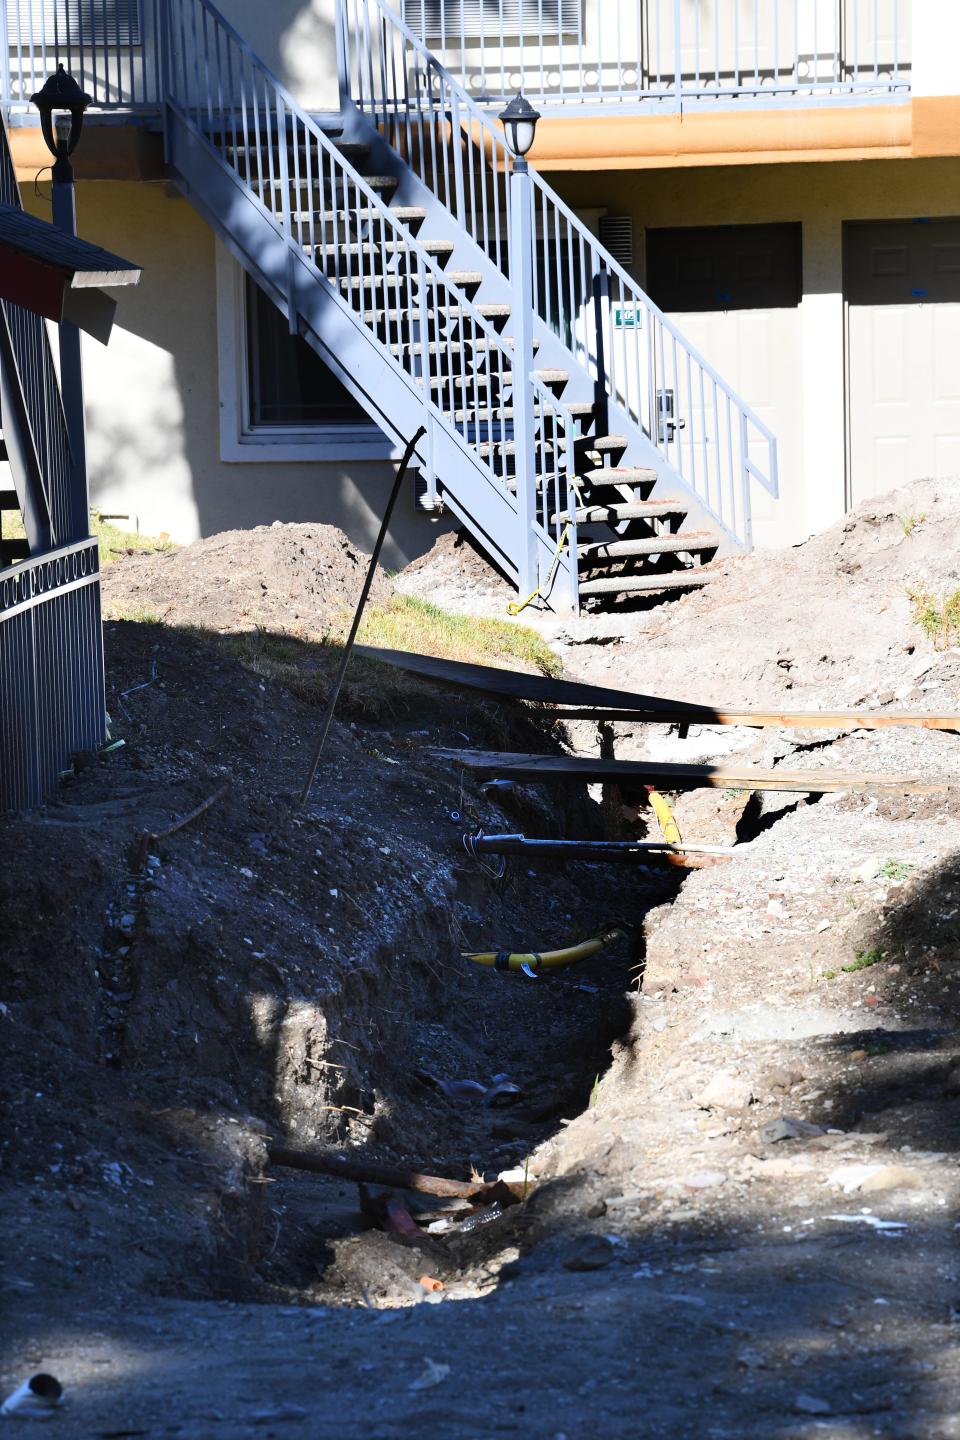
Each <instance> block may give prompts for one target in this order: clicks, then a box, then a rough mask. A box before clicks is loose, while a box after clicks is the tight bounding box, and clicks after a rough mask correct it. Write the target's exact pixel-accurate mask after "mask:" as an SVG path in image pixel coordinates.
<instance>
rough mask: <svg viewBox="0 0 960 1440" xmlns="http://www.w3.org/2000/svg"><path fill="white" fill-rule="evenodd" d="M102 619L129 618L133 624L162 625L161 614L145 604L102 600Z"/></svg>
mask: <svg viewBox="0 0 960 1440" xmlns="http://www.w3.org/2000/svg"><path fill="white" fill-rule="evenodd" d="M103 618H104V620H129V621H130V622H131V623H132V624H134V625H162V624H163V616H162V615H161V614H159V613H158V611H156V610H151V609H150V608H149V607H148V606H147V605H118V604H117V603H116V601H113V600H105V601H104V602H103Z"/></svg>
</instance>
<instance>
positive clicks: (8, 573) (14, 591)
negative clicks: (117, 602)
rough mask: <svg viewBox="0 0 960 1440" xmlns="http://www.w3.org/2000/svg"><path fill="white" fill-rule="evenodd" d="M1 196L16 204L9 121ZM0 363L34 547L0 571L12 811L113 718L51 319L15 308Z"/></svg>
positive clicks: (2, 795)
mask: <svg viewBox="0 0 960 1440" xmlns="http://www.w3.org/2000/svg"><path fill="white" fill-rule="evenodd" d="M0 201H2V202H3V203H5V204H7V205H16V206H18V207H19V206H20V204H21V200H20V190H19V187H18V185H17V179H16V173H15V171H14V167H13V162H12V158H11V155H10V149H9V145H8V142H7V136H6V131H5V130H4V128H3V126H2V124H0ZM0 367H2V374H0V427H2V433H3V440H4V442H5V445H6V451H7V463H9V465H10V468H11V472H12V478H13V483H14V485H15V487H16V490H17V495H18V500H19V503H20V508H21V510H22V512H23V515H24V523H25V525H26V529H27V536H28V539H29V540H30V542H31V552H32V553H31V555H30V558H29V559H27V560H23V561H21V562H20V563H19V564H16V565H12V566H8V567H6V568H0V810H16V809H23V808H25V807H28V806H31V805H38V804H40V803H42V801H43V800H44V799H46V798H47V796H48V795H50V793H51V792H52V791H53V790H54V788H55V787H56V784H57V781H58V779H59V776H60V774H61V772H62V771H63V770H64V769H65V768H66V766H68V765H69V763H70V758H71V756H72V755H75V754H76V753H77V752H78V751H81V750H91V749H95V748H96V747H97V746H99V745H101V744H102V743H103V740H104V737H105V734H106V713H105V708H104V691H103V633H102V628H101V623H100V550H99V545H98V543H97V541H96V540H93V539H91V538H90V536H89V523H88V516H87V510H86V496H85V493H84V494H80V493H79V491H80V490H83V491H84V492H85V489H86V487H85V484H82V483H81V482H80V479H79V478H78V477H77V476H75V475H74V474H73V466H72V464H71V452H70V442H69V439H68V436H67V426H66V419H65V416H64V411H63V402H62V400H61V397H60V388H59V385H58V383H57V375H56V370H55V368H54V363H53V356H52V353H51V349H50V342H49V338H48V336H47V327H46V324H45V322H44V321H43V319H42V318H41V317H40V316H39V315H34V314H33V313H32V312H31V311H29V310H26V309H24V308H23V307H22V306H20V305H14V304H12V303H10V302H8V301H0ZM0 464H2V462H0ZM3 468H6V467H5V465H4V466H3ZM38 540H39V543H38Z"/></svg>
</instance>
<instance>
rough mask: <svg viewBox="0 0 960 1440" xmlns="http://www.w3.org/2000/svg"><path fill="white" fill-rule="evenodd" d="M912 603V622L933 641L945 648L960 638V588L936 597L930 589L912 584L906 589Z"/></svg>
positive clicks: (942, 648)
mask: <svg viewBox="0 0 960 1440" xmlns="http://www.w3.org/2000/svg"><path fill="white" fill-rule="evenodd" d="M907 595H908V596H909V598H910V601H911V603H912V605H913V620H914V624H916V625H919V626H920V629H921V630H922V631H923V633H924V634H925V635H926V636H927V638H928V639H929V640H931V641H932V642H933V645H934V647H935V648H936V649H937V650H946V648H947V647H948V646H949V645H952V644H954V643H956V641H957V640H958V639H960V590H954V591H953V593H952V594H951V595H943V596H942V597H941V598H940V599H938V598H937V597H936V596H935V595H934V594H933V592H932V591H930V590H924V589H921V588H919V587H917V586H913V587H911V588H909V589H908V590H907Z"/></svg>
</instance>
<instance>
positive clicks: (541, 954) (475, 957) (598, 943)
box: [461, 925, 626, 975]
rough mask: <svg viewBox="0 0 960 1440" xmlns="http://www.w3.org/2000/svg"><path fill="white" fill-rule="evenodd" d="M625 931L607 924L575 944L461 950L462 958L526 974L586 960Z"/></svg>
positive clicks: (495, 968) (557, 968)
mask: <svg viewBox="0 0 960 1440" xmlns="http://www.w3.org/2000/svg"><path fill="white" fill-rule="evenodd" d="M625 934H626V930H625V929H624V928H623V927H622V926H620V925H611V926H610V927H609V929H607V930H601V931H600V932H599V934H597V935H592V936H591V937H590V938H589V939H588V940H581V941H580V942H579V944H577V945H568V946H567V947H566V948H565V949H563V950H541V951H536V950H530V951H527V952H526V953H521V952H516V953H514V952H512V951H510V950H480V951H473V950H464V951H462V952H461V953H462V955H463V958H464V960H472V961H473V962H474V964H476V965H487V966H489V967H490V968H492V969H494V970H501V971H506V970H523V971H524V972H525V973H526V974H527V975H536V974H537V973H538V972H539V971H540V970H562V969H563V968H564V966H566V965H576V963H577V961H578V960H589V958H590V956H591V955H596V953H597V951H598V950H602V949H603V948H604V946H605V945H610V944H611V943H612V942H613V941H614V940H619V939H620V938H621V936H623V935H625Z"/></svg>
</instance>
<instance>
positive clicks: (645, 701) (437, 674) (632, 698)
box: [356, 645, 960, 730]
mask: <svg viewBox="0 0 960 1440" xmlns="http://www.w3.org/2000/svg"><path fill="white" fill-rule="evenodd" d="M356 653H357V654H358V655H363V656H365V658H366V659H368V660H377V661H379V662H380V663H381V664H383V665H393V666H394V667H395V668H397V669H400V670H406V671H409V673H410V674H412V675H421V676H423V677H424V679H427V680H434V681H436V682H437V683H438V684H440V685H452V686H453V687H454V688H455V689H457V690H460V689H463V688H464V687H466V688H467V689H469V690H480V691H483V692H484V693H485V694H488V695H497V696H500V697H502V698H503V699H510V700H533V701H537V702H538V703H540V704H542V705H548V706H550V707H557V706H571V707H573V713H570V712H564V711H563V710H560V711H558V718H559V719H563V718H564V716H565V713H566V718H568V719H571V720H573V719H577V720H584V719H595V720H610V719H616V720H633V721H646V722H647V723H649V724H659V725H744V726H750V727H754V728H756V729H765V728H769V727H775V728H777V729H783V730H882V729H886V728H887V727H888V726H892V725H906V726H913V727H914V728H917V729H922V730H960V714H957V715H951V714H946V715H909V714H904V713H902V712H898V713H888V712H883V713H881V712H879V711H868V710H822V711H821V710H747V709H736V708H733V707H730V706H726V705H717V706H713V705H702V704H699V705H698V704H694V703H692V702H691V701H687V700H670V699H666V698H664V697H663V696H660V695H645V694H641V693H639V692H636V691H630V690H611V689H609V688H607V687H606V686H603V685H586V684H584V683H583V682H582V681H579V680H553V679H551V678H550V677H549V676H547V675H529V674H527V673H526V672H524V671H521V670H503V669H500V668H499V667H498V666H495V665H468V664H465V663H464V662H463V661H460V660H441V659H438V658H437V657H436V656H434V655H418V654H415V653H414V652H412V651H407V650H383V649H379V648H377V647H375V646H372V645H358V646H356Z"/></svg>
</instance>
